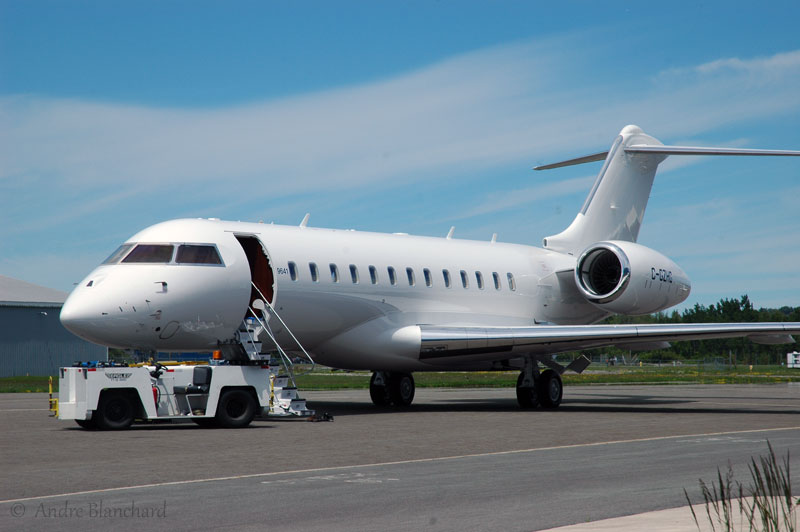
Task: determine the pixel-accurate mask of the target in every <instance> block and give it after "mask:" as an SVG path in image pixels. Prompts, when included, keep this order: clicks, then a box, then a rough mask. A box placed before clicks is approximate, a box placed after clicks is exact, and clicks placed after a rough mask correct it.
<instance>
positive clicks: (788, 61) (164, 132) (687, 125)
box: [0, 35, 800, 286]
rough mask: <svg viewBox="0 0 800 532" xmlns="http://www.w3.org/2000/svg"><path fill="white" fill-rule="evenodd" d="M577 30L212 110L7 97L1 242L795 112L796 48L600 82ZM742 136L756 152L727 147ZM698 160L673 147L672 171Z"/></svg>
mask: <svg viewBox="0 0 800 532" xmlns="http://www.w3.org/2000/svg"><path fill="white" fill-rule="evenodd" d="M584 41H585V39H582V38H581V37H580V36H575V35H571V36H566V37H560V38H553V39H547V40H537V41H527V42H521V43H515V44H511V45H505V46H497V47H493V48H489V49H485V50H478V51H475V52H471V53H467V54H463V55H460V56H457V57H454V58H452V59H450V60H446V61H442V62H440V63H436V64H433V65H429V66H427V67H424V68H420V69H418V70H415V71H411V72H406V73H402V74H398V75H396V76H394V77H391V78H387V79H382V80H376V81H373V82H370V83H365V84H361V85H354V86H346V87H340V88H337V89H333V90H327V91H321V92H314V93H308V94H301V95H298V96H295V97H289V98H282V99H276V100H269V101H262V102H255V103H247V104H241V105H231V106H228V107H220V108H215V109H208V108H201V109H191V108H164V107H153V106H146V105H132V104H120V103H115V102H103V101H86V100H75V99H58V98H43V97H37V96H31V95H16V96H4V97H0V124H2V127H0V239H4V238H5V239H10V238H11V237H12V236H13V237H14V238H15V239H16V241H18V242H22V241H23V240H24V239H23V236H24V235H25V234H28V233H35V232H37V231H38V232H40V233H42V232H44V231H46V230H47V229H48V228H49V227H51V226H53V225H56V226H61V225H63V226H70V227H73V228H74V227H77V226H78V225H77V224H78V222H79V221H80V219H81V218H83V219H84V220H88V219H90V218H91V219H97V218H98V217H99V216H101V215H103V216H106V217H111V216H121V214H120V213H123V212H124V213H128V216H135V215H136V214H141V211H142V210H147V209H148V208H151V206H154V207H152V208H153V209H154V210H157V211H158V212H159V213H160V214H159V215H161V216H163V217H166V218H169V217H175V216H176V215H177V216H186V215H192V216H194V215H198V216H199V215H213V216H225V215H226V213H225V212H221V211H229V212H238V209H237V208H238V206H240V205H242V204H245V203H248V202H249V203H253V202H258V203H260V204H264V205H267V204H269V205H272V206H273V208H272V211H271V212H270V214H268V216H273V215H275V213H278V214H283V213H286V214H287V215H291V214H292V211H295V210H296V211H297V213H299V215H301V214H302V212H305V208H302V207H301V206H302V205H305V204H308V203H309V202H311V203H313V202H317V204H320V203H323V202H326V203H330V204H336V205H338V206H339V207H341V205H344V204H346V201H345V199H343V198H353V197H355V198H369V194H375V193H376V192H385V191H386V190H387V189H390V188H391V189H399V188H401V187H407V186H408V185H411V184H417V183H421V182H423V181H430V180H432V179H440V180H451V182H454V177H455V176H458V175H470V176H475V175H477V174H492V173H494V172H496V171H497V172H503V171H507V170H508V168H511V167H514V168H520V169H523V171H524V170H525V169H528V168H530V166H532V165H533V164H536V163H543V162H551V161H552V160H557V159H560V158H566V157H571V156H577V155H582V154H584V153H589V152H591V151H598V150H600V149H604V148H607V147H608V145H609V144H610V142H611V140H612V139H613V137H614V135H615V134H616V132H617V131H618V130H619V129H620V128H621V127H623V126H624V125H626V124H628V123H636V124H638V125H640V126H642V127H643V128H645V130H646V131H648V132H652V133H653V134H655V135H657V136H658V137H659V138H661V139H664V140H665V141H668V142H670V143H678V142H677V141H675V140H674V139H680V138H690V139H697V138H702V137H703V136H710V134H711V133H712V132H715V131H719V128H720V127H722V126H726V125H731V124H736V123H740V122H745V121H749V120H753V119H760V118H764V117H771V116H776V115H779V114H786V113H796V112H798V110H800V91H798V90H797V87H798V86H800V50H796V51H788V52H785V53H780V54H776V55H773V56H770V57H760V58H736V57H729V58H720V59H719V60H717V61H713V62H708V63H705V64H701V65H687V66H686V67H685V68H682V69H670V70H666V71H663V72H649V73H647V72H645V73H643V76H642V77H643V79H646V80H648V83H642V82H638V83H636V86H635V87H634V88H631V86H630V85H629V81H628V80H624V79H619V80H617V79H609V78H603V77H602V76H601V75H599V73H600V72H601V71H602V69H603V61H609V59H607V58H605V57H606V56H604V55H603V51H601V50H598V49H596V47H595V46H590V45H589V44H587V43H586V42H584ZM593 42H596V41H593ZM576 72H580V73H581V76H582V77H581V79H580V80H579V81H578V80H576V79H575V77H576V74H575V73H576ZM648 76H649V77H648ZM739 143H742V144H748V145H749V143H747V142H744V141H743V140H742V139H733V140H729V141H728V142H727V144H728V145H738V144H739ZM755 147H760V146H755ZM769 147H772V146H769ZM775 147H781V146H775ZM696 160H697V159H691V160H690V159H688V158H682V159H679V158H671V159H669V160H668V161H667V163H665V165H664V167H663V170H666V171H668V170H670V169H675V168H677V167H679V166H682V165H688V164H693V163H694V161H696ZM571 175H574V174H571ZM592 179H593V176H591V175H586V174H584V176H583V177H574V178H568V179H566V180H563V181H561V182H558V183H547V184H541V185H534V186H520V184H518V183H515V184H512V185H504V184H498V186H497V187H496V188H495V189H494V192H492V193H490V194H488V195H486V196H485V197H484V198H482V199H478V200H476V199H475V196H474V195H473V196H471V197H470V198H469V200H468V201H467V205H470V204H471V205H472V206H471V207H468V208H467V209H466V212H463V213H458V214H455V213H448V212H442V213H441V218H446V219H447V220H464V219H469V218H479V217H481V216H485V215H489V214H496V213H499V212H503V211H507V210H512V209H515V208H518V207H520V206H522V205H524V204H528V203H535V202H537V201H545V200H551V199H553V198H560V197H565V196H569V195H575V194H581V195H584V194H585V191H587V190H588V188H589V187H590V185H591V182H592ZM311 197H313V199H311V200H310V201H306V200H305V198H311ZM320 198H323V199H322V200H321V199H320ZM717 207H719V205H718V206H717ZM697 208H702V207H701V206H700V207H697ZM207 209H211V210H213V211H214V212H200V211H206V210H207ZM31 210H34V211H37V212H38V214H37V216H26V215H25V214H26V212H25V211H31ZM259 212H263V211H259ZM131 213H133V214H131ZM187 213H190V214H187ZM315 214H316V212H315ZM690 214H697V213H696V212H694V213H692V212H688V211H687V212H686V216H689V215H690ZM705 214H708V212H706V213H705ZM259 216H260V215H259ZM718 216H719V217H720V220H722V219H727V218H726V217H731V216H736V214H735V213H733V211H732V210H728V211H726V212H718ZM232 217H238V215H233V216H232ZM298 221H299V219H298ZM138 223H140V224H141V221H139V222H138ZM475 223H476V224H478V223H482V221H480V220H479V221H477V222H475ZM137 229H138V227H137ZM497 230H498V231H500V232H501V233H506V232H512V234H513V229H507V228H505V227H498V228H497ZM537 236H544V235H543V234H542V235H537ZM29 240H30V239H29ZM9 241H10V240H6V242H9ZM6 245H8V244H7V243H6ZM104 246H106V247H108V244H104ZM106 247H104V248H103V251H102V252H98V253H107V252H108V251H110V249H106ZM687 253H690V252H689V251H687ZM35 255H36V253H29V260H35V259H36V256H38V255H36V256H35ZM15 257H17V258H15V259H14V260H15V261H18V262H15V264H17V263H19V264H21V263H22V262H19V261H23V260H24V257H22V256H21V255H19V254H15ZM96 259H97V257H96V255H95V256H92V257H91V258H89V259H87V260H89V261H90V262H89V263H88V264H87V267H86V269H87V270H88V267H90V266H91V261H94V260H96ZM6 266H9V267H11V266H13V265H12V264H11V263H8V262H6ZM62 286H63V285H62Z"/></svg>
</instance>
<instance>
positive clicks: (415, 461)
mask: <svg viewBox="0 0 800 532" xmlns="http://www.w3.org/2000/svg"><path fill="white" fill-rule="evenodd" d="M785 430H800V426H798V427H781V428H771V429H755V430H734V431H728V432H707V433H701V434H679V435H674V436H656V437H653V438H635V439H630V440H615V441H603V442H594V443H576V444H572V445H555V446H552V447H537V448H534V449H516V450H513V451H495V452H491V453H476V454H462V455H457V456H441V457H438V458H416V459H413V460H398V461H396V462H379V463H373V464H354V465H343V466H334V467H318V468H314V469H296V470H293V471H272V472H270V473H249V474H247V475H234V476H229V477H215V478H201V479H195V480H176V481H173V482H157V483H154V484H140V485H137V486H120V487H117V488H103V489H96V490H87V491H73V492H70V493H58V494H55V495H39V496H36V497H23V498H20V499H6V500H4V501H0V504H8V503H17V502H26V501H38V500H42V499H54V498H56V497H77V496H80V495H93V494H96V493H110V492H114V491H124V490H135V489H144V488H159V487H165V486H185V485H187V484H200V483H204V482H220V481H225V480H243V479H248V478H259V477H275V476H278V475H298V474H301V473H323V472H327V471H342V470H346V469H364V468H368V467H385V466H394V465H404V464H422V463H426V462H445V461H449V460H463V459H465V458H483V457H488V456H505V455H512V454H525V453H535V452H541V451H557V450H562V449H579V448H581V447H602V446H604V445H619V444H622V443H642V442H650V441H663V440H674V439H678V438H703V437H709V436H726V435H731V434H756V433H764V432H780V431H785Z"/></svg>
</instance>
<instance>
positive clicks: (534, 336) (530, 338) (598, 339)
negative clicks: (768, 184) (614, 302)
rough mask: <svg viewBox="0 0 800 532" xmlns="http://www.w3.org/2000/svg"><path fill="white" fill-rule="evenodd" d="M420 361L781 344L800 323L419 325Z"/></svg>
mask: <svg viewBox="0 0 800 532" xmlns="http://www.w3.org/2000/svg"><path fill="white" fill-rule="evenodd" d="M419 327H420V332H421V348H420V355H419V357H420V360H431V362H433V361H434V360H435V359H440V360H442V359H447V358H450V357H469V359H471V360H473V361H476V360H496V359H499V358H502V355H503V353H507V354H512V355H514V354H524V353H530V354H555V353H562V352H565V351H576V350H581V349H593V348H597V347H608V346H621V347H624V348H626V349H628V348H634V349H635V348H636V347H640V348H641V349H648V348H651V349H652V348H654V347H665V344H664V343H665V342H669V341H680V340H709V339H714V338H737V337H746V338H748V339H750V340H752V341H753V342H756V343H762V344H785V343H793V342H794V341H795V340H794V338H792V336H791V335H793V334H800V323H794V322H778V323H681V324H646V325H536V326H532V327H447V326H435V325H420V326H419Z"/></svg>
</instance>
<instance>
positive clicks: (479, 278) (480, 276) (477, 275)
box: [475, 272, 483, 290]
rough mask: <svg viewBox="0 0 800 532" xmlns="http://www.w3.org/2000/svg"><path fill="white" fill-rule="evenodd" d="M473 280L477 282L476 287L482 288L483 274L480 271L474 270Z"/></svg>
mask: <svg viewBox="0 0 800 532" xmlns="http://www.w3.org/2000/svg"><path fill="white" fill-rule="evenodd" d="M475 282H476V283H478V289H479V290H483V274H482V273H481V272H475Z"/></svg>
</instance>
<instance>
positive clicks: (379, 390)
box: [369, 372, 390, 406]
mask: <svg viewBox="0 0 800 532" xmlns="http://www.w3.org/2000/svg"><path fill="white" fill-rule="evenodd" d="M377 378H378V374H377V372H375V373H373V374H372V377H371V378H370V379H369V397H370V399H372V402H373V403H374V404H375V406H389V403H390V398H389V386H388V382H387V386H379V385H377V384H375V380H376V379H377ZM387 380H388V377H387V376H386V375H385V374H384V382H386V381H387Z"/></svg>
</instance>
